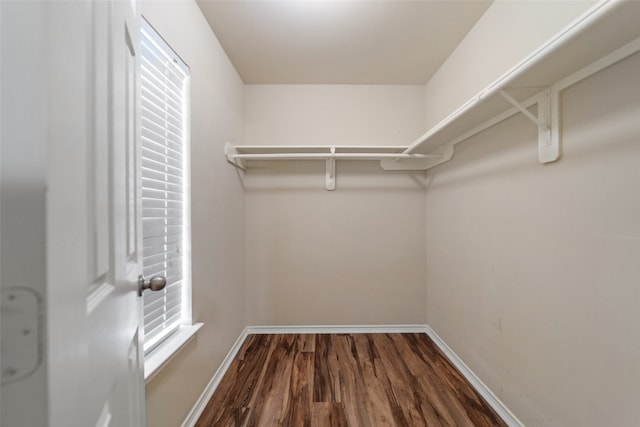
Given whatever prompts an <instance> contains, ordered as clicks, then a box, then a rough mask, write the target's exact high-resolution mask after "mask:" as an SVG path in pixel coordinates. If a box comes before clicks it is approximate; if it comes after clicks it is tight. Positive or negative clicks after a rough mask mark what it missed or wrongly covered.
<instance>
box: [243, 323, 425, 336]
mask: <svg viewBox="0 0 640 427" xmlns="http://www.w3.org/2000/svg"><path fill="white" fill-rule="evenodd" d="M426 328H427V325H307V326H289V325H287V326H247V331H248V332H249V333H250V334H392V333H405V334H409V333H425V332H426Z"/></svg>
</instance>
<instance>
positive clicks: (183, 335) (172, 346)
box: [144, 323, 204, 383]
mask: <svg viewBox="0 0 640 427" xmlns="http://www.w3.org/2000/svg"><path fill="white" fill-rule="evenodd" d="M203 325H204V323H195V324H193V325H191V326H181V327H180V329H178V330H177V331H176V332H175V333H173V334H171V336H170V337H169V338H167V339H166V340H165V341H164V342H163V343H162V344H160V345H159V346H158V347H157V348H155V349H153V351H152V352H151V353H149V354H148V355H147V356H145V358H144V381H145V382H146V383H148V382H149V381H150V380H151V379H152V378H153V377H154V375H155V374H157V373H158V371H160V369H161V368H162V367H163V366H165V365H166V364H167V363H168V362H169V361H170V360H171V359H173V357H174V356H175V355H176V354H177V353H178V351H180V350H181V349H182V348H183V347H184V346H185V345H186V344H187V343H188V342H189V341H191V340H192V339H193V338H194V337H195V334H196V332H197V331H198V329H200V328H201V327H202V326H203Z"/></svg>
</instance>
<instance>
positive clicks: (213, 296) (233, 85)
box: [141, 0, 245, 427]
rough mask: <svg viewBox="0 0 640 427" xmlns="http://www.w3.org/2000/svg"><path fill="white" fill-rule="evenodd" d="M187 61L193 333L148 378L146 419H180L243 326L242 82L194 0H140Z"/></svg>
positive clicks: (157, 423) (159, 422)
mask: <svg viewBox="0 0 640 427" xmlns="http://www.w3.org/2000/svg"><path fill="white" fill-rule="evenodd" d="M141 7H142V13H143V15H144V16H145V17H146V18H147V19H148V20H149V21H150V22H151V24H152V25H153V26H154V27H155V28H156V29H157V30H158V32H159V33H160V34H161V35H162V36H163V37H164V38H165V39H166V40H167V42H168V43H169V44H170V45H171V46H172V47H173V48H174V49H175V50H176V51H177V52H178V54H179V55H180V56H181V57H182V58H183V59H184V61H185V62H186V63H187V64H188V65H189V66H190V67H191V166H192V177H191V186H192V190H191V192H192V193H191V197H192V229H193V233H192V234H193V237H192V240H193V242H192V249H193V320H194V322H204V324H205V326H204V327H203V328H202V329H201V330H200V331H199V332H198V334H197V337H196V340H195V341H194V342H192V343H190V344H188V346H187V347H186V348H184V349H183V350H182V351H181V352H180V353H178V355H177V356H176V357H175V359H173V360H172V361H171V362H170V365H168V366H167V367H165V368H164V369H162V370H161V371H160V373H159V374H158V375H157V376H156V377H155V378H154V379H152V381H151V382H150V383H149V384H148V385H147V405H148V406H147V412H148V425H149V426H153V427H165V426H166V427H175V426H177V425H180V424H181V423H182V421H183V420H184V418H185V416H186V414H187V413H188V411H189V410H190V409H191V407H192V406H193V404H194V403H195V401H196V399H197V398H198V396H199V395H200V393H201V392H202V390H203V389H204V388H205V386H206V384H207V383H208V381H209V379H210V378H211V376H212V375H213V373H214V372H215V371H216V369H217V368H218V366H219V364H220V362H221V361H222V359H223V358H224V356H225V355H226V353H227V352H228V351H229V349H230V348H231V346H232V345H233V343H234V341H235V340H236V339H237V338H238V336H239V335H240V333H241V332H242V329H243V328H244V326H245V288H244V283H245V277H244V274H245V263H244V261H245V254H244V195H243V192H242V186H241V184H240V181H239V180H238V177H237V175H236V172H235V170H234V169H233V168H231V167H229V165H228V164H227V163H226V161H225V159H224V156H223V155H222V153H223V145H224V143H225V142H226V141H236V142H241V141H242V102H243V101H242V92H243V84H242V81H241V80H240V78H239V77H238V75H237V73H236V72H235V70H234V69H233V67H232V66H231V64H230V62H229V60H228V59H227V57H226V55H225V54H224V52H223V50H222V49H221V47H220V45H219V44H218V42H217V40H216V39H215V37H214V35H213V33H212V32H211V29H210V28H209V26H208V25H207V23H206V21H205V19H204V17H203V16H202V14H201V12H200V9H199V8H198V6H197V5H196V3H195V2H194V1H190V0H189V1H186V0H185V1H162V2H161V1H148V2H142V4H141Z"/></svg>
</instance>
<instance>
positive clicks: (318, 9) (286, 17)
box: [197, 0, 491, 84]
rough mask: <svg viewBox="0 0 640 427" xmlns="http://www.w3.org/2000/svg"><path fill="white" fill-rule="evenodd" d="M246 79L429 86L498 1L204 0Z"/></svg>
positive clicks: (254, 81) (201, 1) (216, 29)
mask: <svg viewBox="0 0 640 427" xmlns="http://www.w3.org/2000/svg"><path fill="white" fill-rule="evenodd" d="M197 2H198V4H199V6H200V9H201V10H202V12H203V13H204V16H205V17H206V19H207V20H208V22H209V24H210V25H211V28H212V29H213V31H214V33H215V34H216V36H217V37H218V40H219V41H220V43H221V44H222V47H223V48H224V50H225V52H226V53H227V55H228V56H229V58H230V59H231V62H232V63H233V65H234V66H235V68H236V70H237V71H238V73H239V74H240V76H241V77H242V80H243V81H244V82H245V83H246V84H425V83H426V82H427V81H428V80H429V78H430V77H431V76H432V75H433V73H434V72H435V71H436V70H437V69H438V67H439V66H440V65H441V64H442V62H443V61H444V60H445V59H446V58H447V57H448V56H449V54H450V53H451V52H452V51H453V49H455V47H456V46H457V45H458V43H460V41H461V40H462V39H463V38H464V36H465V35H466V34H467V32H468V31H469V30H470V29H471V28H472V27H473V25H474V24H475V22H476V21H477V20H478V19H479V18H480V16H481V15H482V14H483V13H484V11H485V10H486V9H487V8H488V7H489V5H490V3H491V0H438V1H436V0H413V1H409V0H197Z"/></svg>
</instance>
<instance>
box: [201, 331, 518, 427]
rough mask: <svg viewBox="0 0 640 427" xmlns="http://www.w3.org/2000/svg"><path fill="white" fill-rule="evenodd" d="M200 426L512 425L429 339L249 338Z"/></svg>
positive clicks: (402, 336) (380, 336) (401, 336)
mask: <svg viewBox="0 0 640 427" xmlns="http://www.w3.org/2000/svg"><path fill="white" fill-rule="evenodd" d="M196 426H197V427H210V426H265V427H271V426H287V427H298V426H301V427H342V426H345V427H347V426H348V427H355V426H364V427H377V426H398V427H400V426H407V427H414V426H429V427H438V426H480V427H482V426H506V424H505V423H504V422H503V421H502V420H501V419H499V417H498V416H497V415H496V414H495V412H494V411H493V410H492V409H491V408H490V407H489V406H488V405H487V403H486V402H485V401H484V400H483V399H482V398H481V397H480V396H479V395H478V394H477V392H475V390H473V388H471V386H470V385H469V384H468V383H467V382H466V380H465V379H464V377H463V376H462V375H461V374H460V373H459V372H458V371H457V370H456V369H455V367H454V366H453V365H452V364H451V363H450V362H449V361H448V360H447V359H446V357H445V356H444V354H442V352H440V350H439V349H438V348H437V346H436V345H435V344H434V343H433V342H432V341H431V340H430V339H429V337H428V336H427V335H425V334H315V335H314V334H298V335H293V334H287V335H279V334H276V335H250V336H249V337H248V338H247V340H246V341H245V343H244V344H243V345H242V347H241V349H240V350H239V352H238V354H237V356H236V358H235V359H234V360H233V361H232V363H231V365H230V367H229V369H228V371H227V373H226V374H225V376H224V378H223V379H222V381H221V382H220V385H219V386H218V388H217V390H216V392H215V393H214V395H213V397H212V398H211V400H210V401H209V403H208V404H207V406H206V408H205V410H204V412H203V413H202V415H201V417H200V419H199V420H198V422H197V424H196Z"/></svg>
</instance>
